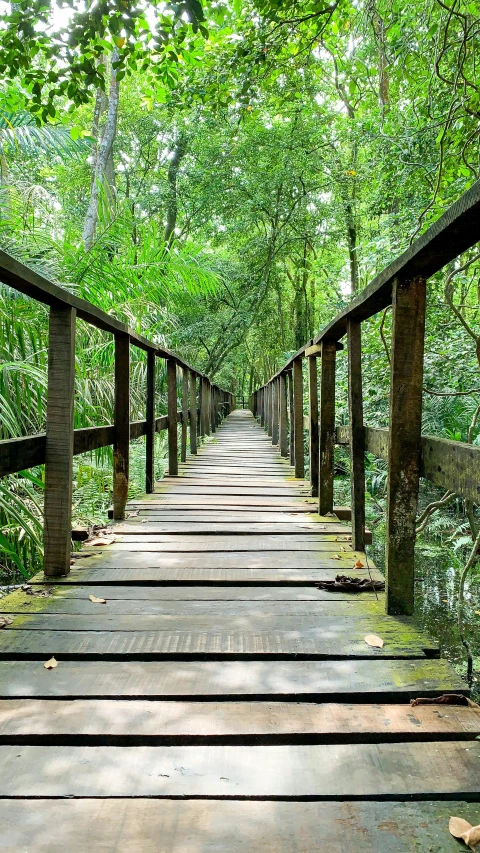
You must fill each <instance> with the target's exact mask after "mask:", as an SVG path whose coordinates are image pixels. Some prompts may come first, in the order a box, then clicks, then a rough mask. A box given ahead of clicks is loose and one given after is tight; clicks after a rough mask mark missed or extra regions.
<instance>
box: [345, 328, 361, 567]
mask: <svg viewBox="0 0 480 853" xmlns="http://www.w3.org/2000/svg"><path fill="white" fill-rule="evenodd" d="M347 336H348V411H349V421H350V483H351V504H352V546H353V548H354V549H355V550H356V551H364V550H365V430H364V426H363V392H362V333H361V325H360V322H359V321H358V320H348V321H347Z"/></svg>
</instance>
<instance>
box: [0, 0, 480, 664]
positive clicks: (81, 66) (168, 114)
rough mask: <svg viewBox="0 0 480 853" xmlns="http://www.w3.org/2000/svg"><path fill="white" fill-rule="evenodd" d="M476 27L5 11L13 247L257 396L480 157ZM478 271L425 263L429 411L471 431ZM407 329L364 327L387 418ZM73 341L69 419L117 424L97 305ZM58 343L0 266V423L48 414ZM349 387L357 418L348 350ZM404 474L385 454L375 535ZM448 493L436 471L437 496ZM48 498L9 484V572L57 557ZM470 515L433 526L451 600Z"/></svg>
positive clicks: (448, 197) (230, 0) (372, 489)
mask: <svg viewBox="0 0 480 853" xmlns="http://www.w3.org/2000/svg"><path fill="white" fill-rule="evenodd" d="M82 9H83V7H82ZM479 30H480V3H479V2H478V0H473V2H472V1H471V0H470V2H468V0H445V2H444V0H416V2H415V3H414V4H411V5H410V6H406V5H405V4H404V3H400V2H398V0H393V2H391V0H389V2H386V0H368V1H367V0H360V2H350V0H340V2H336V3H328V2H327V0H319V1H318V0H312V1H311V2H302V3H300V2H284V1H283V0H248V2H242V3H240V2H238V0H227V1H226V2H222V0H216V2H204V3H202V4H200V2H198V0H186V2H180V3H156V2H155V0H153V2H151V3H147V4H139V5H138V6H135V5H133V4H127V3H124V2H120V3H115V2H100V3H96V4H94V5H92V6H90V7H88V6H87V9H86V11H82V10H80V7H79V4H73V3H71V4H68V3H65V4H59V5H58V6H57V5H56V4H55V3H54V2H52V3H50V2H45V3H42V4H39V3H37V2H36V0H22V2H20V3H14V4H12V7H11V13H10V15H9V16H7V17H5V18H4V19H3V20H2V24H1V26H0V55H1V60H0V87H1V89H0V92H1V95H0V97H1V103H0V238H1V246H2V248H3V249H5V250H6V251H8V252H11V253H12V254H13V255H15V256H17V257H19V258H20V259H21V260H23V261H25V262H27V263H28V264H29V265H31V266H33V267H35V268H37V269H39V270H41V271H42V272H44V273H46V274H47V275H48V276H50V277H52V278H53V279H55V280H56V281H58V282H60V283H62V284H63V285H64V286H65V287H67V288H72V289H75V292H77V293H78V294H79V295H81V296H83V297H85V298H87V299H90V300H91V301H93V302H95V303H96V304H97V305H99V306H101V307H102V308H103V309H105V310H106V311H108V312H110V313H112V314H113V315H115V316H116V317H118V318H120V319H122V320H126V321H128V323H129V324H130V325H131V326H133V327H134V328H135V329H136V330H138V331H141V332H143V333H144V334H146V335H147V336H150V337H152V338H153V339H154V340H156V341H158V342H162V343H165V344H166V345H168V346H169V347H171V348H173V349H177V350H178V351H179V352H181V353H182V355H183V356H184V357H185V358H186V359H187V360H188V361H189V362H191V363H192V364H194V365H196V366H198V367H199V368H200V369H201V370H203V371H205V372H207V373H209V374H210V375H211V377H212V379H214V381H216V382H217V383H218V384H219V385H222V386H224V387H231V388H232V390H234V392H235V393H236V395H237V399H241V397H242V395H245V397H248V394H249V392H250V391H251V389H252V388H254V387H256V386H257V385H258V384H261V383H263V382H264V381H265V379H267V378H268V377H269V375H270V374H271V373H272V372H273V371H274V370H275V369H276V368H277V367H278V366H279V365H280V364H281V363H282V362H283V361H284V360H285V359H286V358H287V357H288V356H289V355H290V354H291V353H292V352H294V351H295V350H296V349H297V348H298V347H299V346H300V345H301V344H303V343H304V342H305V341H306V340H307V339H309V338H310V337H311V336H312V335H313V333H314V332H316V331H318V329H319V328H321V327H322V325H323V324H324V323H326V322H327V321H328V320H329V319H330V318H331V317H332V316H333V315H334V314H335V313H336V312H337V311H338V310H339V309H340V308H341V307H342V306H344V305H345V304H346V303H347V302H348V301H349V299H350V297H351V295H352V294H353V293H355V292H358V291H360V290H361V289H362V288H363V287H364V286H365V285H366V284H367V283H368V282H369V281H370V280H371V278H372V277H373V276H374V275H375V274H376V273H378V272H379V271H380V270H381V269H382V267H384V266H385V265H386V264H387V263H388V262H389V261H390V260H391V259H393V258H394V257H395V256H396V255H397V254H398V253H399V252H400V251H401V250H402V249H404V248H405V247H406V246H407V245H408V244H409V242H410V241H411V240H412V239H414V238H415V236H416V235H418V234H419V233H421V232H422V231H423V230H424V229H425V228H426V227H427V226H428V225H429V224H430V223H431V222H432V221H433V220H435V219H436V218H437V217H438V216H439V215H440V214H441V213H442V212H443V211H444V210H445V208H446V207H447V206H448V205H449V204H450V203H451V202H452V201H454V200H455V199H457V198H458V197H459V196H460V195H461V193H462V192H464V191H465V190H466V189H468V187H469V186H471V184H472V183H473V182H474V181H475V180H476V179H477V178H478V177H479V168H480V161H479V149H478V132H479V119H480V86H479V84H478V70H477V66H478V57H479V42H480V32H479ZM479 280H480V257H479V256H478V255H476V254H475V252H474V251H471V252H469V253H467V254H466V255H465V256H463V257H462V258H460V259H459V260H458V262H457V263H456V264H453V265H452V266H451V268H450V269H448V270H446V271H444V272H443V273H442V274H439V275H438V276H436V277H435V278H434V279H433V280H431V281H430V283H429V290H428V317H427V340H426V363H425V367H426V369H425V395H424V432H430V433H434V434H438V435H443V436H446V437H449V438H453V439H458V440H462V441H472V442H474V443H478V429H477V417H478V413H479V408H478V407H479V404H480V377H479V360H478V358H479V357H478V354H477V351H478V343H479V340H480V337H479V336H480V324H479V320H480V318H479V317H478V311H479V287H478V283H479ZM389 331H390V315H389V312H387V313H386V315H385V316H383V317H379V318H376V319H375V320H372V321H369V322H368V323H367V324H366V328H365V334H364V368H365V371H364V373H365V417H366V422H367V423H368V424H370V425H372V426H385V425H386V423H387V419H388V391H389V382H388V359H389V354H388V340H389ZM77 341H78V343H77V371H76V381H77V400H76V410H75V421H76V426H87V425H93V424H101V423H107V422H109V421H110V420H111V412H112V392H113V345H112V341H111V339H110V338H109V336H108V335H106V334H104V333H102V332H99V331H97V330H94V329H92V328H89V327H87V326H85V325H83V324H82V323H79V328H78V338H77ZM46 350H47V313H46V311H45V310H44V309H43V308H42V307H41V306H39V305H38V304H36V303H33V302H31V301H30V300H28V299H27V298H25V297H23V296H20V295H19V294H17V293H15V292H14V291H12V290H10V289H9V288H7V287H4V286H0V351H1V362H2V369H1V373H0V407H1V408H0V413H1V427H0V430H1V433H0V438H9V437H13V436H18V435H23V434H32V433H35V432H38V431H40V430H42V428H43V427H44V418H45V390H46ZM134 358H135V360H134V361H133V364H132V389H133V392H134V396H133V401H132V405H133V410H132V418H137V417H141V416H143V415H144V402H143V401H144V387H145V370H146V365H145V359H144V357H143V355H142V353H140V352H137V353H134ZM158 382H159V385H158V396H159V405H158V414H162V413H163V412H164V411H165V377H164V376H162V375H160V376H159V380H158ZM459 392H460V393H459ZM337 402H338V417H337V420H338V421H339V422H345V421H346V420H347V411H346V376H345V365H344V359H343V358H342V357H339V391H338V397H337ZM158 441H159V445H160V446H159V452H158V453H157V458H158V459H159V470H158V475H159V476H161V474H162V470H163V469H162V465H163V463H162V455H163V450H162V444H161V442H162V439H160V438H159V439H158ZM143 452H144V451H143V442H142V441H139V442H138V443H137V444H135V445H134V446H133V460H132V479H131V489H132V491H133V492H135V491H139V490H141V489H142V488H143V480H142V478H143V466H142V454H143ZM338 464H339V466H340V468H341V467H342V466H343V467H344V468H346V467H347V466H348V459H347V458H346V457H345V454H344V453H343V452H340V451H339V458H338ZM110 470H111V465H110V458H109V453H108V452H106V451H103V452H98V453H97V454H95V455H94V456H92V457H88V458H85V459H81V458H79V457H77V458H76V462H75V494H74V513H75V518H76V519H77V520H80V521H84V522H85V521H87V522H93V521H99V520H101V519H102V517H103V513H104V510H105V507H106V506H107V505H108V503H109V501H110V494H109V492H110V487H111V474H110ZM385 479H386V467H385V465H384V463H382V462H380V461H379V460H373V459H372V460H371V461H370V464H369V468H368V489H369V506H370V523H371V525H372V526H373V528H374V530H375V532H376V542H377V545H378V543H381V529H382V524H383V519H384V509H385V506H384V488H385ZM345 482H346V481H345V480H342V479H340V480H339V485H338V488H339V489H340V490H342V489H344V486H345ZM436 498H438V495H437V494H436V493H435V494H434V493H433V491H432V488H431V487H430V486H428V487H427V486H424V491H423V493H422V504H423V505H426V504H428V503H429V502H430V500H433V499H436ZM344 499H345V501H346V500H347V497H346V496H345V495H344ZM41 514H42V471H41V470H31V471H28V472H24V473H22V474H21V475H19V476H13V477H9V478H5V479H4V480H3V481H2V482H1V483H0V524H1V532H0V548H1V549H2V552H3V553H2V560H1V562H2V570H3V571H4V575H5V576H6V577H15V578H18V576H19V574H23V575H25V576H28V575H29V574H30V573H31V572H32V571H34V570H36V569H37V568H38V566H39V563H40V558H41V536H42V524H41ZM477 526H478V521H477V518H476V510H475V508H474V507H469V506H465V505H464V502H463V501H462V500H460V499H457V500H456V501H455V502H451V503H449V504H447V505H445V506H443V507H442V508H441V509H440V511H439V512H438V511H437V512H435V513H433V514H432V515H431V516H430V519H429V521H428V522H427V524H426V526H425V527H424V529H423V530H422V532H421V534H419V549H420V553H421V555H423V556H424V557H425V559H424V560H423V562H422V565H424V566H425V565H426V564H427V558H428V560H429V562H430V564H432V563H433V564H435V566H437V567H438V566H440V565H441V566H442V572H440V573H439V574H437V575H436V577H437V580H438V578H441V579H442V582H441V583H440V581H439V582H438V584H437V587H436V589H437V591H438V590H440V589H444V587H445V585H447V586H449V589H451V595H450V594H448V595H447V594H445V595H444V593H443V592H442V593H440V592H439V593H438V595H437V594H436V593H435V595H436V596H437V598H438V602H437V604H438V605H439V606H440V604H442V598H445V599H448V600H449V601H450V602H451V612H452V613H454V608H455V606H456V604H455V602H456V590H457V588H458V575H459V572H460V569H461V567H462V566H463V565H464V563H465V561H466V559H467V556H468V553H469V550H470V549H471V547H472V536H473V537H474V538H475V536H476V533H477ZM381 552H382V549H381V548H380V547H378V546H377V548H376V549H375V558H376V560H377V561H378V562H380V561H381ZM425 573H427V570H425ZM473 578H474V575H472V577H471V580H470V584H471V586H470V594H471V596H472V597H471V598H470V599H468V601H467V603H469V605H471V607H470V610H469V614H468V619H467V621H468V624H469V629H472V633H474V632H473V626H474V624H475V619H476V620H477V621H476V624H477V626H478V616H475V608H476V609H477V610H480V607H479V606H478V604H477V605H475V603H474V601H475V598H474V586H475V584H474V580H473ZM430 598H431V596H430ZM477 601H478V599H477ZM443 603H445V602H443ZM430 606H431V604H430ZM449 606H450V605H449ZM475 653H476V654H477V655H478V653H479V649H478V647H477V648H476V650H475ZM455 654H456V652H455ZM458 657H459V656H458ZM477 668H478V662H477Z"/></svg>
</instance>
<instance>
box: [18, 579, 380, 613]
mask: <svg viewBox="0 0 480 853" xmlns="http://www.w3.org/2000/svg"><path fill="white" fill-rule="evenodd" d="M92 592H93V594H94V595H96V596H98V597H99V598H106V599H108V601H109V602H112V601H115V602H116V603H118V604H120V603H121V602H123V603H125V604H126V603H127V602H132V603H133V604H135V603H136V602H142V604H145V603H146V602H149V603H152V604H155V602H164V601H323V602H325V603H327V602H328V603H329V604H332V605H333V606H336V602H337V601H351V600H352V596H351V594H350V593H346V592H344V593H342V592H338V593H335V595H334V596H333V595H332V593H331V592H328V591H326V590H323V589H318V588H317V587H315V586H303V587H302V586H293V585H292V586H284V587H282V586H264V587H261V586H236V587H235V586H121V585H115V586H104V587H102V586H100V587H99V586H98V585H96V586H94V587H91V586H82V585H80V586H72V585H67V584H63V585H62V586H60V587H56V588H55V591H54V592H53V593H52V595H51V598H50V599H47V600H50V601H58V602H59V606H60V603H61V602H63V601H64V600H66V601H71V600H74V601H82V603H84V604H86V605H89V604H90V602H89V601H88V596H89V595H90V594H92ZM18 595H19V593H18V592H16V593H12V595H9V596H7V597H6V598H4V599H3V600H2V608H3V609H4V610H5V611H7V612H8V611H9V610H11V609H15V607H16V605H15V599H16V596H18ZM357 596H358V599H359V600H360V601H362V600H365V599H366V600H367V601H368V600H370V599H371V597H372V595H371V593H369V592H360V593H357ZM20 598H21V599H22V600H24V599H30V598H31V596H26V595H24V593H21V595H20ZM381 598H382V596H381V594H379V600H381ZM17 600H18V599H17ZM356 600H357V597H356V598H355V601H356ZM34 601H35V597H34Z"/></svg>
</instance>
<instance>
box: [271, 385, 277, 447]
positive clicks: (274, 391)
mask: <svg viewBox="0 0 480 853" xmlns="http://www.w3.org/2000/svg"><path fill="white" fill-rule="evenodd" d="M272 444H275V445H276V444H278V379H274V380H273V382H272Z"/></svg>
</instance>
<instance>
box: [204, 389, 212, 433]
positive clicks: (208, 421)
mask: <svg viewBox="0 0 480 853" xmlns="http://www.w3.org/2000/svg"><path fill="white" fill-rule="evenodd" d="M211 407H212V386H211V385H210V380H209V379H205V432H206V434H207V435H210V432H211V427H210V424H211V420H212V419H211V415H210V411H211Z"/></svg>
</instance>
